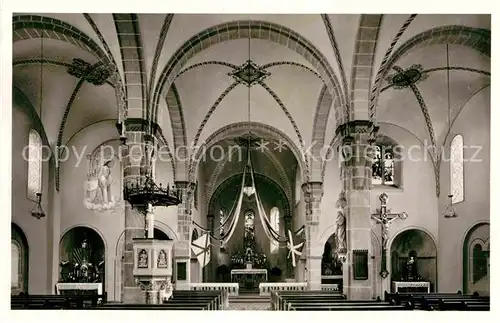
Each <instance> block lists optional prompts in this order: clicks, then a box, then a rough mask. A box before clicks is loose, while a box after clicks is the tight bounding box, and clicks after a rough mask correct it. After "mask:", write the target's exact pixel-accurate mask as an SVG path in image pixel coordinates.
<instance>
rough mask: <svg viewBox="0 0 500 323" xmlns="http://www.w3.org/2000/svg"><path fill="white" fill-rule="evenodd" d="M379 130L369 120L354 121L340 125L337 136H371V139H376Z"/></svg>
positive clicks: (336, 131) (336, 132)
mask: <svg viewBox="0 0 500 323" xmlns="http://www.w3.org/2000/svg"><path fill="white" fill-rule="evenodd" d="M378 129H379V127H378V126H377V125H376V124H374V123H373V122H371V121H369V120H353V121H349V122H346V123H343V124H341V125H339V126H338V127H337V129H336V130H335V135H340V136H341V137H342V138H345V137H352V136H353V135H354V134H370V137H374V136H375V135H376V134H377V132H378Z"/></svg>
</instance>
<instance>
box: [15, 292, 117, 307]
mask: <svg viewBox="0 0 500 323" xmlns="http://www.w3.org/2000/svg"><path fill="white" fill-rule="evenodd" d="M106 299H107V295H106V293H104V294H103V295H97V294H92V295H13V296H11V297H10V304H11V309H12V310H24V309H50V310H56V309H87V308H93V307H97V306H100V305H102V304H104V303H105V302H106Z"/></svg>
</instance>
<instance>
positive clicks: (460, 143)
mask: <svg viewBox="0 0 500 323" xmlns="http://www.w3.org/2000/svg"><path fill="white" fill-rule="evenodd" d="M450 171H451V174H450V178H451V183H450V185H451V194H452V195H453V197H452V198H451V202H452V203H458V202H462V201H463V200H464V138H463V137H462V135H456V136H455V137H454V138H453V140H452V141H451V145H450Z"/></svg>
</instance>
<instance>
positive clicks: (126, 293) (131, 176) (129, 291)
mask: <svg viewBox="0 0 500 323" xmlns="http://www.w3.org/2000/svg"><path fill="white" fill-rule="evenodd" d="M125 134H126V137H127V142H126V144H125V142H122V146H121V156H122V163H123V182H124V185H128V184H129V183H135V181H137V180H139V179H141V178H143V174H144V172H143V171H141V168H142V167H143V158H142V157H143V155H144V153H143V152H144V144H143V143H142V142H143V140H142V139H143V136H144V132H141V131H129V132H126V133H125ZM144 221H145V218H144V214H142V213H140V212H138V211H137V210H135V209H133V208H132V206H131V205H130V204H129V203H128V202H125V233H124V244H125V248H124V250H125V251H124V259H123V279H122V284H123V288H122V290H123V299H122V301H123V303H128V304H130V303H144V301H145V295H144V292H143V291H141V288H140V286H139V285H138V284H137V283H136V281H135V277H134V275H133V270H134V251H133V246H132V240H133V239H134V238H144V234H145V230H144V225H145V222H144Z"/></svg>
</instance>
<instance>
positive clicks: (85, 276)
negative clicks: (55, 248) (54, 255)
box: [59, 226, 106, 293]
mask: <svg viewBox="0 0 500 323" xmlns="http://www.w3.org/2000/svg"><path fill="white" fill-rule="evenodd" d="M105 254H106V253H105V246H104V241H103V239H102V238H101V236H100V235H99V233H97V232H96V231H95V230H93V229H91V228H88V227H83V226H79V227H74V228H72V229H70V230H69V231H68V232H66V233H65V234H64V236H63V237H62V238H61V241H60V243H59V259H60V260H61V263H60V266H61V270H60V272H59V281H60V282H65V283H66V282H68V283H69V282H71V283H89V282H91V283H102V292H103V293H104V292H105Z"/></svg>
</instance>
